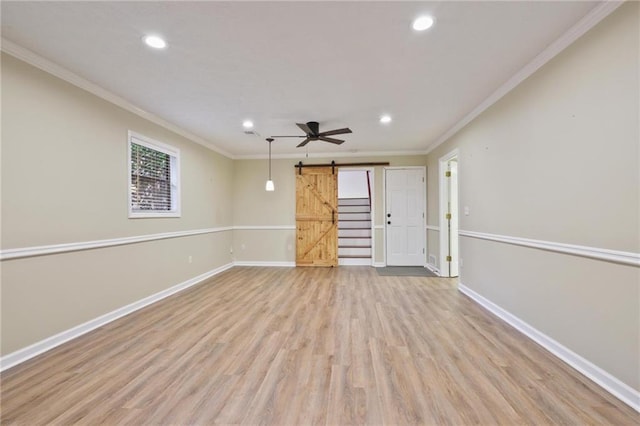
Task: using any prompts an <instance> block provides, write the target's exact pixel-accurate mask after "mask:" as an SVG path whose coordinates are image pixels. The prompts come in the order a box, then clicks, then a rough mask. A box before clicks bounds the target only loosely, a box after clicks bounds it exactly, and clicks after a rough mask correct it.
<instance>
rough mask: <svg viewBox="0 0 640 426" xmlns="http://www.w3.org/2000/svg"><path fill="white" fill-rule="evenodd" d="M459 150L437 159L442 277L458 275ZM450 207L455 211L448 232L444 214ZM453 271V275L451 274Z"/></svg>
mask: <svg viewBox="0 0 640 426" xmlns="http://www.w3.org/2000/svg"><path fill="white" fill-rule="evenodd" d="M452 160H456V162H455V166H456V176H455V182H454V183H455V186H456V189H455V190H454V196H455V198H456V199H455V200H453V203H451V201H452V200H451V198H452V197H451V190H450V185H451V180H450V179H451V178H448V177H446V172H447V171H450V170H449V168H450V164H451V163H452ZM458 160H459V150H458V149H454V150H453V151H451V152H449V153H448V154H446V155H444V156H442V157H440V159H439V168H438V183H439V194H440V197H439V204H440V206H439V215H440V220H439V223H440V276H442V277H453V276H458V268H459V253H458V252H459V246H458V229H457V228H458V218H459V215H458V211H457V210H458V192H459V191H458V174H459V169H460V163H459V161H458ZM451 208H455V211H453V212H452V218H453V216H455V223H454V224H453V226H454V229H452V232H451V233H450V232H449V231H450V230H449V225H450V224H449V221H448V220H447V218H446V216H447V214H448V213H449V210H450V209H451ZM449 241H452V242H453V244H455V247H453V249H454V250H453V251H451V247H450V244H449ZM449 255H451V260H452V262H448V261H447V256H449ZM453 255H455V256H456V259H455V261H454V259H453ZM451 263H455V265H453V268H454V269H455V271H453V270H451V268H450V266H451ZM453 272H455V275H453Z"/></svg>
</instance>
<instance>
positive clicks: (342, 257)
mask: <svg viewBox="0 0 640 426" xmlns="http://www.w3.org/2000/svg"><path fill="white" fill-rule="evenodd" d="M338 257H339V258H341V259H371V256H361V255H356V254H344V255H342V254H341V255H339V256H338Z"/></svg>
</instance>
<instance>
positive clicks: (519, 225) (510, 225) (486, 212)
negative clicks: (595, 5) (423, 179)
mask: <svg viewBox="0 0 640 426" xmlns="http://www.w3.org/2000/svg"><path fill="white" fill-rule="evenodd" d="M638 8H639V4H638V3H637V2H629V3H627V4H624V5H623V6H621V7H620V8H619V9H618V10H617V11H616V12H614V13H613V14H612V15H611V16H609V17H608V18H606V19H605V20H604V21H603V22H602V23H600V24H599V25H598V26H596V27H595V28H594V29H592V30H591V31H590V32H588V33H587V34H586V35H585V36H583V37H582V38H581V39H579V40H578V41H577V42H576V43H574V44H573V45H572V46H570V47H569V48H568V49H566V50H565V51H564V52H562V53H561V54H560V55H558V56H557V57H556V58H555V59H553V60H552V61H550V62H549V63H548V64H547V65H545V66H544V67H543V68H542V69H540V70H539V71H538V72H537V73H535V74H534V75H533V76H531V77H529V78H528V79H527V80H526V81H524V82H523V83H522V84H521V85H520V86H519V87H518V88H516V89H515V90H514V91H512V92H511V93H509V94H508V95H507V96H505V97H504V98H503V99H502V100H501V101H499V102H498V103H496V104H495V105H494V106H492V107H491V108H490V109H488V110H487V111H486V112H484V113H483V114H481V115H480V116H479V117H478V118H477V119H475V120H474V121H473V122H471V123H470V124H469V125H467V126H466V127H465V128H464V129H463V130H462V131H460V132H459V133H458V134H457V135H455V136H454V137H453V138H451V139H450V140H449V141H448V142H447V143H445V144H444V145H442V146H440V147H438V149H436V150H435V151H434V152H432V153H431V154H430V155H429V157H428V169H429V186H428V193H429V195H428V200H429V207H428V209H429V213H428V220H429V224H430V225H435V226H437V225H439V224H438V221H437V217H438V183H437V170H438V159H439V158H440V157H442V156H443V155H445V154H446V153H448V152H450V151H452V150H453V149H454V148H459V150H460V159H459V185H460V206H461V208H462V207H463V206H468V207H469V209H470V215H469V216H464V215H462V216H461V217H460V229H461V230H468V231H476V232H483V233H491V234H498V235H506V236H514V237H524V238H531V239H538V240H546V241H552V242H558V243H567V244H577V245H583V246H590V247H597V248H605V249H611V250H621V251H629V252H635V253H637V252H639V251H640V239H639V235H640V227H639V220H638V218H639V217H640V208H639V205H640V191H639V190H638V188H639V186H638V185H639V181H640V179H639V177H640V176H639V170H640V163H639V154H640V151H639V140H640V134H639V121H638V120H639V112H640V111H639V93H640V86H639V84H638V76H639V59H640V58H639V35H640V34H639V12H638ZM433 234H437V233H436V232H434V233H433ZM430 241H432V242H433V243H434V244H437V241H436V238H430ZM460 247H461V248H460V257H461V258H462V259H463V261H464V267H463V268H462V270H461V282H462V283H463V284H464V285H466V286H467V287H469V288H471V289H472V290H474V291H476V292H477V293H479V294H481V295H482V296H484V297H485V298H487V299H489V300H491V301H492V302H494V303H495V304H497V305H499V306H500V307H502V308H503V309H505V310H507V311H509V312H511V313H512V314H514V315H515V316H517V317H519V318H520V319H522V320H524V321H525V322H527V323H529V324H530V325H532V326H533V327H535V328H536V329H538V330H540V331H542V332H543V333H545V334H547V335H548V336H550V337H551V338H553V339H555V340H557V341H558V342H560V343H561V344H562V345H564V346H566V347H568V348H569V349H571V350H572V351H574V352H576V353H578V354H579V355H581V356H582V357H584V358H586V359H587V360H589V361H591V362H593V363H594V364H596V365H597V366H599V367H601V368H602V369H604V370H605V371H607V372H609V373H611V374H613V375H614V376H615V377H617V378H618V379H620V380H622V381H623V382H625V383H626V384H628V385H629V386H631V387H633V388H635V389H640V363H639V362H638V360H639V359H640V271H639V269H638V268H636V267H631V266H624V265H619V264H614V263H608V262H605V261H600V260H589V259H585V258H578V257H575V256H570V255H565V254H558V253H551V252H542V251H539V250H534V249H529V248H522V247H516V246H511V245H506V244H503V243H496V242H490V241H484V240H477V239H471V238H467V237H461V238H460ZM432 250H435V251H436V252H437V248H435V247H431V248H430V251H432Z"/></svg>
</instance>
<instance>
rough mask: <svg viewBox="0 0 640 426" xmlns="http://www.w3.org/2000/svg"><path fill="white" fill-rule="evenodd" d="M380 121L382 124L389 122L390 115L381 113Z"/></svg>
mask: <svg viewBox="0 0 640 426" xmlns="http://www.w3.org/2000/svg"><path fill="white" fill-rule="evenodd" d="M380 122H381V123H382V124H388V123H391V116H390V115H387V114H385V115H383V116H382V117H380Z"/></svg>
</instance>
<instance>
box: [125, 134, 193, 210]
mask: <svg viewBox="0 0 640 426" xmlns="http://www.w3.org/2000/svg"><path fill="white" fill-rule="evenodd" d="M132 143H135V144H136V145H141V146H144V147H146V148H149V149H153V150H155V151H159V152H162V153H164V154H167V155H169V157H170V159H171V165H170V172H171V187H172V191H171V198H172V199H171V207H172V209H171V210H167V211H166V212H165V211H162V212H161V211H149V212H141V211H133V209H132V203H131V201H132V200H131V183H132V182H131V144H132ZM127 170H128V176H127V183H128V186H127V202H128V207H127V208H128V210H129V219H141V218H159V217H181V216H182V215H181V203H180V192H181V187H180V150H179V149H178V148H176V147H173V146H171V145H167V144H165V143H162V142H158V141H157V140H154V139H151V138H149V137H147V136H144V135H141V134H139V133H136V132H133V131H131V130H129V132H128V137H127ZM173 188H175V191H174V190H173Z"/></svg>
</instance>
